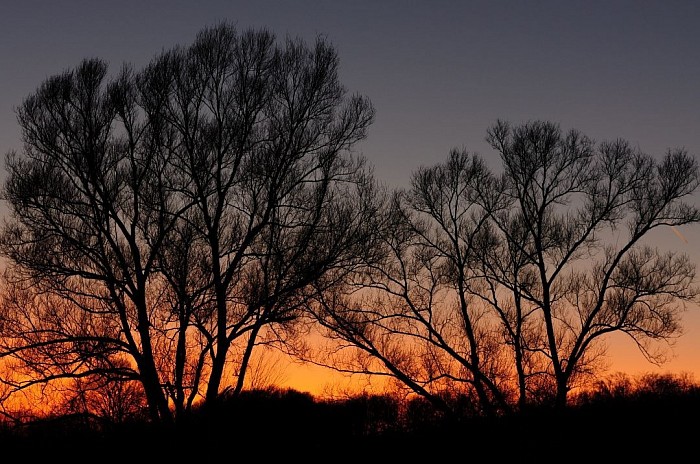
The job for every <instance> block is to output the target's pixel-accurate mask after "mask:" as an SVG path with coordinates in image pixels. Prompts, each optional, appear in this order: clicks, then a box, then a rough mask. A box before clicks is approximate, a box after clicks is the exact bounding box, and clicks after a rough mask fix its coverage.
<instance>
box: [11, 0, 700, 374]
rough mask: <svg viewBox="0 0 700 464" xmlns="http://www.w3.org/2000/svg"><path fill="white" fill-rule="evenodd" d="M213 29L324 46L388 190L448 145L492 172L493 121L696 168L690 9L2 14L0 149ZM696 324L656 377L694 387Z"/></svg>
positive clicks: (364, 147) (243, 6) (151, 4)
mask: <svg viewBox="0 0 700 464" xmlns="http://www.w3.org/2000/svg"><path fill="white" fill-rule="evenodd" d="M224 20H226V21H229V22H231V23H234V24H237V26H238V27H239V28H240V29H247V28H249V27H255V28H257V27H266V28H269V29H270V30H272V31H274V32H276V33H277V34H278V36H279V37H284V35H286V34H289V35H292V36H300V37H302V38H305V39H307V40H313V39H314V37H315V36H316V35H317V34H322V35H325V36H326V37H327V38H328V39H329V40H330V41H331V42H333V43H334V44H335V46H336V48H337V50H338V52H339V55H340V62H341V78H342V81H343V82H344V83H345V85H346V86H347V87H348V90H350V91H352V92H359V93H362V94H365V95H367V96H368V97H369V98H370V99H371V100H372V102H373V103H374V105H375V107H376V110H377V118H376V122H375V124H374V125H373V126H372V128H371V129H370V132H369V136H368V138H367V140H366V141H364V142H363V143H362V144H360V145H359V147H358V148H359V149H360V150H361V151H362V152H363V153H364V154H365V155H366V156H367V158H368V159H369V161H370V162H371V163H372V164H374V166H375V168H376V174H377V177H378V178H380V180H383V181H385V182H386V183H388V184H389V185H402V184H404V183H405V182H407V180H408V179H409V177H410V174H411V172H412V171H413V170H414V169H415V168H416V167H418V166H419V165H421V164H426V165H431V164H434V163H436V162H441V161H442V160H444V159H445V158H446V156H447V154H448V152H449V150H450V149H451V148H453V147H464V148H466V149H467V150H469V151H474V152H479V153H480V154H482V155H483V156H484V157H486V158H487V159H489V160H493V161H494V163H495V156H496V155H495V154H494V153H493V152H492V151H491V150H490V149H489V148H488V147H487V145H486V144H485V142H484V136H485V135H486V129H487V127H488V126H490V125H491V124H492V123H493V122H494V121H495V120H496V119H497V118H501V119H506V120H509V121H512V122H514V123H518V122H524V121H526V120H531V119H546V120H551V121H555V122H558V123H560V124H561V125H562V128H564V129H569V128H576V129H579V130H581V131H582V132H584V133H585V134H586V135H588V136H590V137H592V138H594V139H595V140H605V139H613V138H618V137H620V138H625V139H627V140H629V141H631V142H632V143H633V144H634V145H636V146H638V147H639V148H640V149H641V150H643V151H645V152H648V153H650V154H653V155H662V154H663V153H664V151H665V150H666V149H667V148H671V147H685V148H687V149H688V150H689V151H690V152H691V153H693V154H698V155H700V26H699V25H700V2H693V1H690V0H688V1H669V0H666V1H641V0H638V1H614V0H609V1H595V0H589V1H524V0H521V1H494V0H492V1H443V0H430V1H427V0H426V1H423V2H418V1H379V0H375V1H364V0H362V1H360V0H355V1H345V2H341V1H330V0H327V1H310V0H301V1H300V0H297V1H291V0H288V1H270V0H256V1H235V0H229V1H223V0H221V1H205V0H201V1H197V2H195V1H188V2H185V1H176V0H170V1H160V0H158V1H143V0H142V1H131V0H123V1H115V2H106V1H94V0H93V1H70V0H66V1H48V0H47V1H34V0H23V1H14V2H9V1H8V2H4V3H3V5H2V11H1V12H0V63H1V64H2V67H1V68H0V69H2V71H1V73H0V151H2V154H4V153H5V152H6V151H8V150H11V149H17V150H19V149H20V148H21V144H20V141H19V128H18V126H17V124H16V121H15V116H14V112H13V108H14V107H15V106H17V105H19V104H20V103H21V101H22V99H23V98H24V97H25V96H26V95H28V94H29V93H31V92H33V91H34V90H35V89H36V87H37V86H38V85H39V84H40V83H41V81H42V80H43V79H45V78H46V77H48V76H50V75H52V74H56V73H59V72H61V71H63V70H65V69H67V68H71V67H73V66H75V65H76V64H78V63H79V62H80V60H82V59H83V58H87V57H100V58H103V59H106V60H107V61H109V62H110V63H111V64H112V66H113V69H115V70H116V69H118V68H119V66H120V65H121V64H122V63H123V62H129V63H132V64H134V65H135V66H136V67H137V68H138V67H140V66H142V65H144V64H145V63H147V62H148V61H149V60H150V58H152V57H153V56H154V55H156V54H157V53H158V52H160V51H161V50H162V49H164V48H170V47H172V46H174V45H176V44H189V43H190V42H191V41H192V40H193V39H194V36H195V35H196V33H197V32H198V31H199V30H200V29H202V28H203V27H205V26H208V25H213V24H216V23H218V22H220V21H224ZM494 165H495V164H494ZM1 174H2V170H1V169H0V175H1ZM698 228H700V226H698ZM682 232H683V235H684V236H685V237H686V238H687V239H688V243H687V244H686V243H684V242H682V241H681V240H679V238H678V237H676V236H675V235H673V234H672V233H670V232H669V233H667V234H663V235H661V236H660V237H659V240H666V241H668V243H670V244H671V245H673V246H677V249H679V250H682V251H686V252H688V253H690V254H691V255H692V256H693V258H694V259H695V261H696V262H700V246H698V243H700V231H698V230H696V228H689V229H687V230H686V229H683V230H682ZM699 313H700V309H698V308H697V307H692V308H690V311H689V313H688V314H687V316H686V324H685V325H686V331H687V334H686V335H685V336H684V337H683V338H682V339H681V340H680V342H679V345H678V350H677V353H678V359H676V360H675V361H673V362H672V363H670V364H668V365H667V366H665V367H664V368H663V370H664V371H665V370H672V371H674V372H675V371H693V372H695V376H696V378H700V360H699V359H700V314H699ZM621 346H622V345H621ZM615 353H616V354H617V358H616V360H614V361H615V363H614V366H613V367H615V366H616V365H618V364H619V365H620V366H622V365H623V364H624V363H627V362H630V363H637V362H641V355H638V354H635V353H634V350H633V347H631V346H629V347H627V348H624V347H622V348H619V349H616V351H615ZM648 367H649V369H651V368H652V366H648Z"/></svg>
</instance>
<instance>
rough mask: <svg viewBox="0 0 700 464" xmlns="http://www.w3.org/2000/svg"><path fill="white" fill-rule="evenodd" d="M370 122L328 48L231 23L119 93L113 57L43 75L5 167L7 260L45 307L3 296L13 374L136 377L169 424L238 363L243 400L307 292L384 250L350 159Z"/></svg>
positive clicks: (13, 277) (12, 280) (366, 174)
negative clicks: (257, 361) (111, 73)
mask: <svg viewBox="0 0 700 464" xmlns="http://www.w3.org/2000/svg"><path fill="white" fill-rule="evenodd" d="M373 117H374V110H373V108H372V106H371V104H370V102H369V101H368V100H367V99H366V98H364V97H362V96H358V95H353V96H348V95H347V91H346V90H345V88H344V87H343V86H342V85H341V84H340V82H339V78H338V57H337V54H336V52H335V50H334V49H333V47H332V46H331V45H330V44H328V43H327V42H326V40H325V39H323V38H318V39H317V41H316V43H315V44H314V46H313V47H309V46H307V45H306V44H305V43H304V42H302V41H300V40H293V39H286V40H285V41H283V42H282V43H281V44H277V43H276V41H275V37H274V36H273V35H272V34H271V33H269V32H267V31H264V30H260V31H253V30H250V31H246V32H244V33H238V31H237V30H236V29H235V28H234V27H232V26H230V25H227V24H221V25H219V26H216V27H212V28H207V29H204V30H203V31H202V32H201V33H200V34H199V35H198V36H197V38H196V40H195V41H194V43H193V44H192V45H191V46H189V47H175V48H173V49H171V50H169V51H166V52H164V53H162V54H161V55H159V56H157V57H156V58H154V60H153V61H152V62H151V63H150V64H149V65H148V66H147V67H146V68H144V69H143V70H142V71H140V72H134V71H133V70H132V69H131V68H129V67H124V68H123V70H122V71H121V72H120V73H118V75H117V76H116V77H115V78H114V79H112V80H111V81H108V80H107V66H106V64H105V63H103V62H101V61H100V60H85V61H84V62H83V63H82V64H81V65H80V66H79V67H77V68H76V69H75V70H72V71H67V72H65V73H63V74H62V75H59V76H56V77H53V78H50V79H48V80H47V81H46V82H45V83H44V84H42V85H41V87H39V89H38V90H37V92H36V93H35V94H33V95H31V96H30V97H28V98H27V99H26V100H25V101H24V103H23V104H22V106H21V107H20V109H19V111H18V120H19V123H20V126H21V128H22V131H23V137H24V143H25V144H24V152H23V154H22V155H21V156H20V155H19V154H16V153H10V154H9V155H8V158H7V168H8V171H9V177H8V179H7V182H6V184H5V189H4V200H6V201H7V202H8V205H9V207H10V210H11V212H12V218H11V220H10V221H9V222H7V223H6V225H5V228H4V230H3V233H2V237H1V240H0V250H1V251H2V254H3V256H4V257H6V258H8V259H9V263H10V267H9V273H8V275H7V277H8V285H9V286H10V287H13V288H16V289H22V291H24V292H25V293H24V295H27V298H28V299H29V300H32V301H34V302H35V303H36V304H34V305H32V306H30V307H28V308H31V309H32V311H35V312H36V314H25V313H23V311H21V310H18V308H19V307H20V306H21V305H20V304H19V303H20V301H21V300H19V299H14V300H13V299H12V298H8V299H7V301H6V302H5V303H6V304H5V306H4V308H3V309H4V311H3V316H4V318H5V319H4V321H3V328H4V329H7V328H11V329H8V330H9V331H4V333H3V345H4V346H3V350H2V352H1V355H2V356H3V357H5V358H10V357H11V358H13V359H15V360H16V361H17V362H19V363H20V364H23V367H25V368H27V369H29V371H31V372H32V375H31V376H28V377H24V381H21V382H15V380H16V379H10V378H5V381H6V382H8V384H10V385H12V387H13V389H16V390H21V389H22V388H26V387H28V386H29V385H33V384H37V383H47V382H52V381H54V380H56V379H61V378H65V377H88V376H91V375H104V376H113V377H112V378H116V377H118V374H119V375H122V376H123V378H124V379H131V378H136V379H137V380H139V381H140V382H141V383H142V385H143V389H144V393H145V395H146V398H147V402H148V405H149V409H150V416H151V419H152V420H154V421H161V422H165V423H168V422H172V421H173V417H172V412H171V410H170V406H171V405H174V410H175V413H176V414H181V413H182V412H183V411H186V410H187V409H188V408H189V407H191V405H192V404H193V402H194V400H195V399H196V398H198V397H199V396H200V395H203V396H204V397H205V398H206V400H207V401H215V400H216V399H217V397H218V394H219V392H220V391H221V390H222V387H223V385H222V383H224V382H229V381H230V379H228V378H226V377H225V374H226V372H225V368H226V366H227V365H229V364H233V365H235V366H236V368H235V369H234V370H233V374H234V375H237V376H238V379H237V380H236V381H235V382H237V384H238V385H239V389H240V388H241V387H242V385H243V379H244V375H245V370H246V366H247V363H248V360H249V359H250V356H251V351H252V349H253V347H254V346H255V345H256V344H257V343H260V342H264V343H268V344H278V345H280V344H283V343H284V342H285V333H287V334H293V333H294V330H293V327H294V321H295V320H296V318H297V316H298V315H299V314H300V308H301V307H302V304H303V302H304V301H305V300H306V299H307V298H308V296H307V294H308V293H309V288H310V287H311V286H313V287H314V288H318V287H319V286H330V285H333V284H334V282H336V281H337V280H339V279H340V276H342V275H343V274H344V273H346V272H349V271H350V270H351V269H352V267H353V266H355V265H356V264H357V263H358V262H360V261H361V260H364V259H365V255H367V254H368V253H369V252H370V251H369V250H371V249H372V247H371V246H370V245H371V243H370V240H371V239H372V236H373V228H372V218H373V217H374V212H375V210H376V208H377V207H376V201H375V199H374V192H375V189H376V186H375V184H374V181H373V179H372V175H371V172H370V170H369V169H368V167H367V166H366V164H365V162H364V160H363V158H362V157H361V156H357V155H355V154H353V153H352V147H353V145H354V144H355V143H356V142H357V141H359V140H361V139H362V138H364V137H365V134H366V130H367V128H368V127H369V125H370V124H371V122H372V120H373ZM26 292H28V293H26ZM13 295H14V296H19V295H21V293H17V292H16V293H8V296H9V297H13ZM44 296H46V298H44ZM37 298H38V300H37ZM42 298H44V299H43V300H42ZM58 308H60V312H62V313H63V314H62V317H58V316H57V315H55V314H57V313H58V312H59V311H58ZM63 316H65V319H66V320H70V321H73V322H74V324H72V325H71V326H70V328H66V327H65V325H64V317H63ZM22 321H31V322H28V324H27V325H21V322H22ZM36 321H40V326H41V328H39V326H35V325H34V323H35V322H36ZM43 324H48V325H43ZM35 329H36V330H35ZM241 347H242V348H243V349H242V351H238V350H237V348H241ZM59 353H60V356H59ZM236 353H241V357H240V358H236V359H232V357H233V356H234V355H235V354H236ZM113 356H118V357H125V359H127V361H128V363H127V366H128V367H127V368H125V365H124V364H123V363H117V364H115V365H114V366H112V367H111V370H110V369H108V368H107V367H106V366H105V363H106V362H108V361H109V360H110V359H111V357H113ZM59 361H60V362H59ZM57 363H58V364H57ZM39 366H40V367H39ZM29 371H28V372H29ZM27 379H30V380H28V381H27ZM203 390H204V393H202V392H203Z"/></svg>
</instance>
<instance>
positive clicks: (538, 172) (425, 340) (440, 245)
mask: <svg viewBox="0 0 700 464" xmlns="http://www.w3.org/2000/svg"><path fill="white" fill-rule="evenodd" d="M487 140H488V141H489V142H490V143H491V145H492V146H493V147H494V148H495V149H496V150H497V151H498V153H499V154H500V155H501V159H502V161H503V168H504V169H503V172H502V173H501V174H500V175H495V174H492V173H491V172H489V170H488V169H486V166H485V164H484V163H483V161H482V160H481V158H480V157H478V156H477V155H468V154H467V153H465V152H457V151H454V152H453V153H452V154H451V155H450V157H449V159H448V160H447V162H446V163H444V164H439V165H437V166H435V167H431V168H421V169H419V170H418V171H417V172H416V173H415V174H414V176H413V182H412V187H411V189H410V190H408V191H399V192H398V193H397V195H396V200H395V202H394V205H395V206H394V208H393V209H392V210H391V211H390V212H389V213H388V216H387V217H388V218H389V221H388V227H387V228H386V229H385V231H386V232H385V237H386V241H385V250H386V255H385V259H386V260H385V261H384V262H383V263H382V264H381V265H380V266H376V265H373V266H368V268H367V270H366V273H365V274H364V275H363V276H362V278H361V279H359V280H358V281H357V282H355V286H349V287H346V293H345V295H336V297H335V298H329V297H328V296H325V297H323V298H319V300H318V302H317V304H316V306H315V314H316V315H317V317H318V319H319V320H320V321H321V323H322V324H323V325H324V326H325V327H326V328H327V329H328V330H329V337H330V338H331V340H333V341H334V343H333V349H334V350H335V352H336V353H342V352H350V353H352V355H350V356H344V357H342V359H332V358H328V359H330V361H329V362H327V363H326V364H331V365H334V366H335V367H336V368H337V369H339V370H342V371H346V372H355V373H364V374H368V375H374V376H376V375H381V376H389V377H391V378H395V379H397V380H398V381H400V382H401V383H403V384H404V385H406V386H408V387H409V388H410V389H411V390H412V391H413V392H414V393H418V394H420V395H423V396H425V397H426V398H428V399H429V400H430V401H432V402H433V404H434V405H436V406H438V407H441V408H443V409H449V408H451V405H450V404H448V403H447V402H445V401H442V400H443V399H445V398H450V397H451V396H450V394H447V392H452V394H453V395H454V394H457V395H467V396H468V397H473V402H474V403H475V404H477V405H478V408H479V412H480V413H486V414H488V413H489V412H490V411H498V410H509V409H511V407H516V406H517V407H519V408H525V407H526V406H527V405H528V404H530V403H542V402H551V403H552V404H554V405H556V406H560V407H563V406H565V405H566V400H567V395H568V393H569V391H570V390H571V389H572V388H573V387H575V386H577V385H580V383H581V382H584V381H586V379H588V378H590V376H591V375H592V374H594V373H599V372H600V370H601V369H602V368H604V365H603V364H602V363H601V361H603V360H604V355H605V344H604V341H605V336H606V335H607V334H610V333H613V332H618V333H624V334H627V335H629V336H630V337H631V339H632V340H633V341H634V342H635V343H637V346H638V347H639V348H640V349H641V350H642V352H643V353H644V354H645V355H646V356H647V358H648V359H649V360H650V361H652V362H661V361H662V358H661V357H659V356H660V355H662V353H663V347H664V344H665V343H672V341H673V339H674V338H675V337H676V336H678V335H680V333H681V327H680V317H681V315H682V312H683V310H684V307H685V306H684V303H686V302H689V301H694V299H695V298H696V296H697V289H696V287H695V286H694V285H693V280H694V276H695V270H694V265H693V264H692V263H691V262H689V260H688V258H687V257H686V256H685V255H682V254H675V253H672V252H664V251H661V250H657V249H655V248H653V247H651V246H650V245H649V243H646V242H645V241H644V239H645V237H647V236H648V234H649V232H651V231H652V230H654V229H657V228H660V227H676V226H682V225H685V224H692V223H696V222H698V220H700V211H698V209H697V208H696V207H695V206H693V205H692V204H691V203H690V202H689V199H690V196H691V195H692V194H693V193H694V192H696V190H697V187H698V182H699V180H700V177H699V176H698V165H697V161H696V160H695V159H693V158H692V157H691V156H690V155H688V154H687V153H686V152H685V151H684V150H671V151H669V152H668V153H667V154H666V155H665V156H664V157H663V159H661V160H656V159H655V158H653V157H651V156H649V155H646V154H643V153H641V152H639V151H637V150H633V149H632V148H631V147H630V145H629V143H627V142H625V141H622V140H617V141H614V142H605V143H600V144H597V145H596V144H595V143H594V142H593V141H592V140H590V139H588V138H587V137H585V136H584V135H582V134H581V133H579V132H577V131H574V130H572V131H570V132H568V133H562V131H561V130H560V128H559V127H558V126H557V125H556V124H553V123H549V122H541V121H536V122H532V123H527V124H523V125H521V126H518V127H515V128H513V127H511V126H510V125H508V124H507V123H504V122H500V121H499V122H498V123H496V124H495V125H494V126H493V127H492V128H490V129H489V132H488V137H487ZM654 350H657V351H654ZM658 350H661V351H658Z"/></svg>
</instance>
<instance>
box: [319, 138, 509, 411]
mask: <svg viewBox="0 0 700 464" xmlns="http://www.w3.org/2000/svg"><path fill="white" fill-rule="evenodd" d="M499 195H500V187H499V185H498V184H497V179H496V178H495V177H494V176H493V175H491V173H490V172H489V171H488V169H487V167H486V165H485V163H484V162H483V161H482V160H481V159H480V158H479V157H478V156H476V155H471V154H469V153H467V152H464V151H457V150H455V151H453V152H452V153H451V155H450V157H449V159H448V160H447V162H446V163H445V164H441V165H438V166H434V167H427V168H421V169H419V170H418V171H417V172H415V173H414V175H413V177H412V183H411V188H410V189H408V190H400V191H398V192H396V194H395V196H394V200H393V203H392V205H391V207H390V208H389V209H388V210H387V211H386V212H385V213H386V215H387V219H386V222H385V223H384V224H383V228H382V230H383V232H384V238H385V242H384V250H385V255H384V260H383V261H381V262H378V263H370V264H369V265H368V268H367V272H366V273H365V274H363V275H361V276H360V280H359V281H357V282H356V283H355V285H356V286H355V287H353V286H349V287H348V288H347V291H348V292H349V294H347V295H345V296H342V295H336V298H335V299H331V298H328V297H327V296H326V297H321V298H319V301H318V304H317V305H316V306H315V308H316V315H317V317H318V319H319V320H320V322H321V323H322V324H323V325H324V326H326V327H327V328H328V329H330V336H331V338H332V339H334V340H336V341H337V342H338V343H339V345H340V347H342V348H345V350H339V349H338V348H339V347H338V346H335V347H333V350H334V351H336V352H339V351H340V352H342V351H350V352H351V353H354V355H352V354H351V355H350V356H349V357H345V356H344V359H342V360H341V359H338V358H337V357H336V358H335V359H333V363H332V364H333V365H334V366H335V367H336V368H340V369H341V370H344V371H348V372H361V373H363V374H367V375H374V376H376V375H382V376H391V377H394V378H396V379H398V380H399V381H400V382H401V383H403V384H404V385H406V386H407V387H408V388H409V389H410V390H411V391H412V392H413V393H416V394H418V395H421V396H423V397H425V398H426V399H428V400H429V401H430V402H431V403H432V404H433V405H434V406H435V407H437V408H438V409H439V410H441V411H443V412H445V413H448V414H451V413H452V412H454V411H453V408H454V405H451V404H450V402H451V401H452V400H457V399H461V398H463V397H465V396H466V397H469V398H471V400H472V402H473V403H474V404H475V405H476V410H478V412H479V413H485V414H494V413H496V412H498V411H504V410H508V409H509V403H508V391H507V389H506V388H504V387H503V385H505V384H507V382H506V381H507V380H508V369H505V368H504V366H503V365H502V359H503V345H502V344H501V343H500V337H499V332H498V331H497V330H494V329H495V328H494V325H493V322H494V321H493V318H489V317H487V316H488V315H487V314H485V313H484V311H483V309H482V308H480V307H479V306H476V305H473V304H472V301H471V295H470V290H469V289H470V288H471V286H472V285H473V284H472V281H473V280H474V279H476V278H477V277H478V276H477V275H476V274H475V272H474V270H473V269H474V266H473V263H474V261H475V260H476V259H477V257H478V256H479V255H478V254H477V251H476V247H479V246H481V242H482V241H483V240H484V238H483V237H484V234H485V232H487V229H486V228H487V226H488V221H489V215H490V210H488V209H486V208H485V205H489V206H490V207H493V208H496V207H497V205H498V202H499ZM358 287H359V289H360V290H353V288H358Z"/></svg>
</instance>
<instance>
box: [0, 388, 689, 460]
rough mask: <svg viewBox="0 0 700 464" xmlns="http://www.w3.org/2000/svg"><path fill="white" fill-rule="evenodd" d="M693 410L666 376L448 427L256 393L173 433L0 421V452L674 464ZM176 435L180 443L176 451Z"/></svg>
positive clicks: (408, 412)
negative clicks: (469, 456) (658, 463)
mask: <svg viewBox="0 0 700 464" xmlns="http://www.w3.org/2000/svg"><path fill="white" fill-rule="evenodd" d="M698 414H700V385H698V384H697V383H695V382H693V381H690V380H688V379H687V378H685V377H683V376H678V377H676V376H671V375H651V374H650V375H645V376H642V377H639V378H638V379H636V380H634V381H633V380H631V379H630V378H628V377H626V376H618V377H613V378H612V379H611V380H607V381H600V382H599V383H598V384H597V386H596V388H595V389H594V390H591V391H589V392H586V393H585V394H580V395H578V396H577V397H576V399H575V401H573V402H572V404H571V405H570V407H569V408H567V409H566V410H564V411H562V410H557V409H552V408H535V409H531V410H528V411H521V412H518V413H514V414H510V415H507V416H501V417H497V418H494V417H489V418H486V417H484V416H473V415H472V416H466V417H462V418H459V419H458V420H454V418H451V419H450V420H447V419H440V417H439V415H438V412H437V411H435V410H432V409H431V408H430V406H429V405H428V404H427V403H426V402H425V400H423V399H417V400H414V401H406V400H404V401H400V400H397V399H396V398H393V397H390V396H385V395H376V396H375V395H359V396H353V397H348V398H344V399H341V400H321V399H317V398H314V397H313V396H311V395H309V394H307V393H302V392H299V391H296V390H284V389H266V390H252V391H245V392H244V393H243V394H241V395H235V396H230V397H224V398H222V400H221V402H220V403H219V404H218V405H217V406H216V407H212V406H211V405H208V406H207V407H206V409H205V408H200V409H197V410H196V411H194V412H193V414H192V415H191V416H189V417H188V420H186V421H181V422H179V423H178V425H177V426H176V427H174V428H173V427H163V426H162V425H160V426H156V425H154V424H153V423H151V422H148V421H145V420H130V421H125V422H123V423H120V424H115V423H104V422H102V423H101V422H98V421H96V420H95V419H94V418H89V417H85V416H78V415H64V416H58V417H53V418H45V419H41V420H34V421H30V422H28V423H26V424H22V425H15V426H10V425H7V424H6V425H5V426H4V427H3V428H2V434H1V435H0V436H1V442H0V446H2V449H3V453H4V456H25V457H30V456H32V457H37V458H38V457H41V456H43V455H46V456H52V457H58V456H64V457H67V458H68V457H70V459H71V461H73V462H88V461H94V460H95V459H100V460H103V459H104V458H105V457H106V458H107V460H108V461H109V460H110V458H113V459H117V460H119V461H124V460H127V459H128V455H129V453H130V452H131V451H130V450H139V453H140V456H141V457H142V458H146V457H149V458H153V459H170V458H175V457H178V458H185V457H192V458H196V457H200V458H201V457H204V456H206V455H207V454H208V453H210V452H211V450H213V449H215V448H216V446H213V445H214V444H215V443H225V442H229V443H230V444H231V447H230V450H231V452H232V453H234V454H237V455H238V456H239V457H242V456H244V455H245V456H248V457H249V458H247V459H256V460H258V459H259V460H260V461H261V462H270V461H272V460H275V461H276V460H279V459H285V460H298V459H303V460H304V461H306V462H328V461H329V460H331V461H336V459H339V458H340V457H342V458H343V462H350V461H351V460H358V459H362V460H364V461H365V462H375V461H376V460H379V459H382V460H383V459H405V460H408V462H416V461H415V460H416V459H421V460H423V459H436V458H438V459H442V458H444V459H447V458H449V457H450V456H454V455H456V453H462V452H463V450H464V449H465V447H469V449H471V450H473V452H475V453H477V454H479V455H481V456H484V457H488V459H489V460H493V461H495V462H501V460H503V459H515V458H518V459H530V458H531V459H537V460H538V462H569V461H577V460H580V459H584V460H588V459H594V458H595V459H602V460H606V459H612V458H615V459H622V458H626V459H638V458H644V459H649V458H652V457H655V458H664V459H667V460H673V459H674V458H676V457H679V456H683V455H685V454H686V453H688V452H689V451H691V450H692V448H693V446H694V441H693V440H694V436H695V433H696V427H694V426H693V425H692V424H694V423H695V421H696V420H697V417H698ZM183 440H186V442H187V443H189V444H190V445H189V446H188V447H182V446H181V445H180V444H181V443H182V442H183ZM178 443H180V444H178ZM219 450H220V451H224V448H219ZM234 450H235V451H234ZM460 450H462V451H460ZM119 455H121V457H119ZM253 456H255V457H256V458H253ZM565 456H566V457H565ZM667 462H670V461H667Z"/></svg>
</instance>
